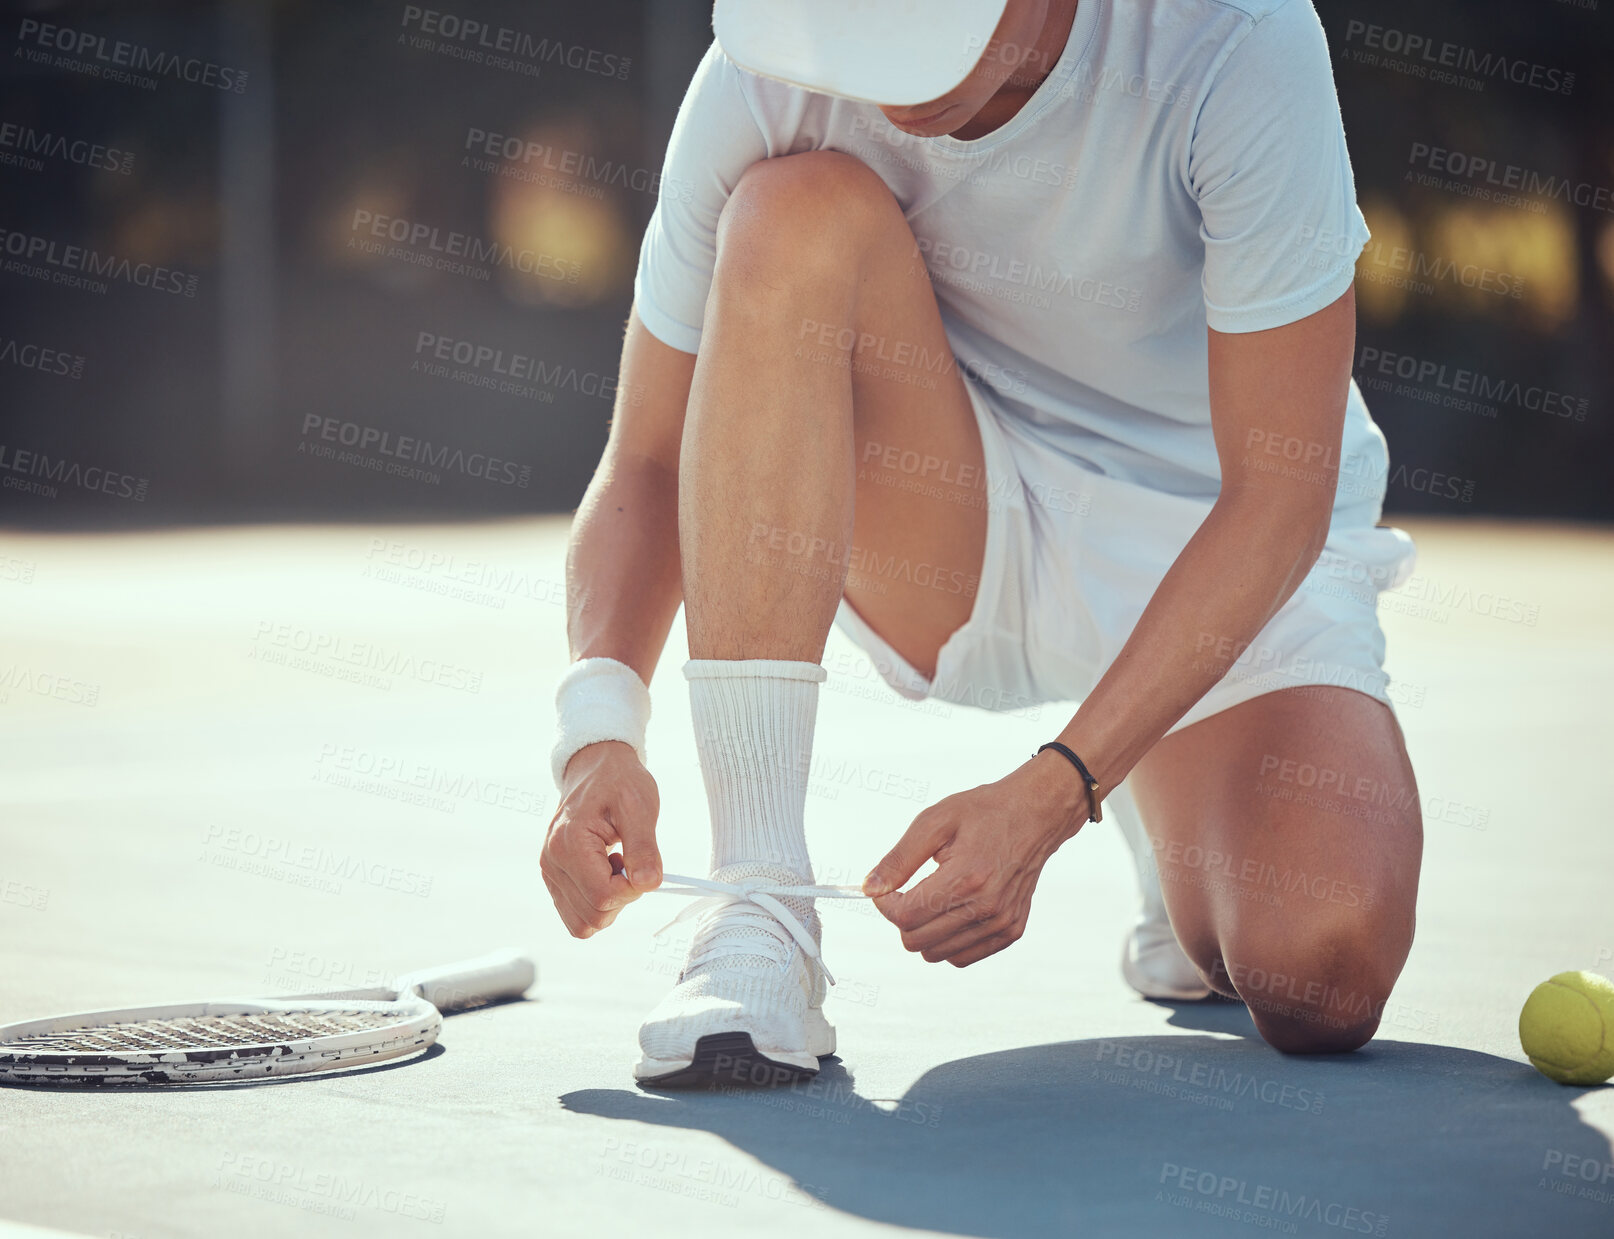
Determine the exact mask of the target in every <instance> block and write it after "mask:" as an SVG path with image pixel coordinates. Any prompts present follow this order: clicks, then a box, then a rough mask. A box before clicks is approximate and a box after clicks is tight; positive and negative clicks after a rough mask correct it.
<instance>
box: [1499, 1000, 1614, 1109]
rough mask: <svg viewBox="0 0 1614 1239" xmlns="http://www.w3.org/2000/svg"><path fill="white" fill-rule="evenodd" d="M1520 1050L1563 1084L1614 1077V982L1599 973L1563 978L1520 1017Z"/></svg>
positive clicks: (1527, 1003)
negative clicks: (1521, 1048)
mask: <svg viewBox="0 0 1614 1239" xmlns="http://www.w3.org/2000/svg"><path fill="white" fill-rule="evenodd" d="M1519 1044H1520V1045H1522V1046H1523V1047H1524V1052H1525V1053H1526V1054H1527V1055H1528V1056H1529V1058H1530V1062H1531V1063H1532V1064H1534V1066H1535V1069H1536V1070H1537V1071H1539V1072H1540V1073H1541V1074H1542V1075H1544V1076H1546V1077H1547V1078H1548V1079H1549V1080H1556V1081H1558V1083H1560V1084H1601V1083H1602V1082H1603V1081H1604V1080H1606V1079H1608V1078H1609V1077H1610V1076H1614V982H1611V981H1609V980H1608V979H1606V978H1604V977H1600V976H1598V975H1597V974H1596V973H1595V972H1560V973H1559V974H1558V975H1557V976H1555V977H1553V978H1552V979H1551V980H1550V981H1543V982H1542V983H1541V984H1540V985H1538V986H1536V987H1535V989H1534V990H1532V991H1531V993H1530V997H1529V998H1527V999H1525V1002H1524V1010H1523V1011H1521V1012H1519Z"/></svg>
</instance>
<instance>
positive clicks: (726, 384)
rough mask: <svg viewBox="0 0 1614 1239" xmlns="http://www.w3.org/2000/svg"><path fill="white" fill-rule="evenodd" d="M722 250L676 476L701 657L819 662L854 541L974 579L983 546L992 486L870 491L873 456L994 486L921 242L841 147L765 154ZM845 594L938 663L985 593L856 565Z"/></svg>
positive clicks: (916, 652) (727, 218) (736, 198)
mask: <svg viewBox="0 0 1614 1239" xmlns="http://www.w3.org/2000/svg"><path fill="white" fill-rule="evenodd" d="M717 244H718V257H717V269H716V274H715V276H714V280H713V285H712V291H711V294H710V296H709V298H708V300H707V308H706V323H705V330H704V333H703V335H702V338H701V345H700V357H699V360H698V361H697V362H696V366H695V379H694V386H693V388H692V390H691V393H690V400H689V410H688V413H687V415H686V420H685V428H684V440H683V451H682V454H681V457H680V471H679V522H678V523H679V540H680V544H681V548H682V556H683V575H684V602H685V608H686V623H687V625H688V630H689V652H690V655H691V657H693V658H703V659H753V658H769V659H793V660H804V661H816V660H818V659H819V658H821V657H822V656H823V652H824V641H825V638H826V636H827V635H828V633H829V628H830V624H831V623H832V622H833V620H834V616H835V609H836V605H837V602H838V601H839V599H840V597H841V593H842V587H841V586H842V576H843V574H844V572H845V568H846V564H847V558H848V547H849V546H856V547H857V548H858V550H859V551H865V552H870V553H872V554H873V555H877V556H878V557H879V558H880V559H882V560H884V559H885V558H887V557H890V556H896V557H897V558H898V560H899V561H900V560H901V559H902V558H904V557H907V558H909V559H911V560H912V561H913V562H916V563H919V562H922V563H927V564H932V565H935V566H937V567H938V568H941V569H943V570H946V571H951V570H958V571H961V572H962V573H964V574H965V576H966V577H967V578H969V579H971V580H973V579H975V578H976V577H977V576H978V574H979V572H980V566H981V555H982V551H983V549H984V547H985V545H986V506H985V491H984V489H980V488H979V487H978V485H977V486H976V487H971V486H968V485H965V486H954V487H948V486H946V485H945V484H938V485H942V488H943V489H944V490H946V491H948V494H947V496H946V498H943V499H936V498H933V497H929V496H920V495H915V494H913V493H911V492H909V491H903V490H900V489H897V488H896V487H893V486H891V485H888V484H882V481H883V482H889V480H890V479H889V476H887V475H884V474H882V475H880V479H881V480H871V481H866V482H865V483H862V484H859V483H858V482H857V481H856V477H857V459H858V456H859V454H860V453H861V452H862V451H864V450H866V448H867V446H868V445H869V444H875V445H877V446H878V447H880V448H882V449H883V448H884V447H886V446H893V447H896V448H898V449H900V450H903V451H911V452H917V453H919V454H920V456H921V457H924V456H931V457H935V458H938V459H940V460H943V461H948V462H951V464H952V472H951V475H950V476H962V477H965V478H974V479H979V478H980V477H981V463H982V457H981V443H980V435H979V432H978V430H977V429H976V426H975V418H974V414H973V412H972V411H971V408H970V402H969V397H968V395H967V394H966V392H965V389H964V386H963V379H962V378H961V377H960V376H959V375H958V373H957V372H956V370H954V368H953V367H952V365H951V364H950V359H951V349H950V346H949V344H948V342H947V336H946V333H945V332H944V331H943V329H942V323H941V315H940V312H939V311H938V310H937V307H936V299H935V295H934V293H933V292H932V290H931V286H930V279H929V276H928V274H927V273H926V270H925V266H924V264H923V262H922V261H921V260H920V258H919V255H918V251H917V247H916V245H915V242H914V238H913V234H912V232H911V231H910V230H909V228H908V225H907V222H906V220H904V218H903V216H902V211H901V208H900V207H899V206H898V205H897V202H896V200H895V199H894V198H893V197H892V196H891V193H890V191H889V190H888V189H886V187H885V185H884V183H883V182H882V181H881V180H880V179H879V177H878V176H876V175H875V173H874V172H873V171H871V170H870V169H869V168H867V167H866V166H864V165H863V164H862V163H860V162H858V161H857V160H855V159H853V158H852V157H851V156H848V155H842V154H839V153H836V152H828V151H823V152H813V153H809V154H804V155H791V156H785V157H782V158H778V159H770V160H766V161H764V162H762V163H759V164H756V165H754V166H753V167H752V168H751V169H750V170H749V171H748V172H747V173H746V174H745V175H744V176H743V177H742V178H741V180H740V183H739V185H738V186H737V187H736V188H735V191H734V194H733V196H732V197H731V198H730V200H729V203H728V206H727V208H726V209H725V210H724V213H723V216H722V219H721V221H720V224H719V228H718V234H717ZM859 340H861V341H862V347H859V343H858V342H859ZM899 356H900V357H902V358H905V359H907V360H906V363H903V362H898V361H894V360H891V358H893V357H899ZM845 593H846V596H847V598H848V599H849V600H850V601H851V602H852V604H853V606H855V607H856V608H857V609H858V611H859V613H860V614H862V615H863V617H864V618H865V619H867V620H868V621H869V622H870V623H871V624H873V625H874V627H875V628H876V629H877V630H878V631H879V632H880V634H881V635H882V636H884V637H885V638H886V639H887V640H888V641H890V642H891V644H892V645H893V647H894V648H896V650H897V651H898V652H899V653H901V654H902V655H903V656H904V657H905V658H906V659H908V661H909V662H910V663H912V664H913V665H914V666H915V668H916V669H918V670H919V671H921V672H922V673H925V674H929V673H930V672H931V671H932V670H933V669H934V666H935V657H936V652H937V651H938V650H939V649H940V648H941V646H942V645H943V644H944V643H945V642H946V640H947V638H948V636H949V635H951V634H952V632H953V631H954V630H955V629H957V628H959V627H960V626H961V625H962V624H963V623H964V622H965V621H966V620H967V619H968V618H969V614H970V608H971V605H972V603H973V601H974V597H973V591H960V592H958V593H950V592H946V591H940V590H936V589H933V588H927V587H925V586H922V585H915V584H913V583H912V582H909V581H898V580H889V579H881V578H880V577H879V576H878V575H877V574H870V573H868V572H862V571H858V570H857V569H856V568H854V570H853V572H852V574H851V579H850V580H849V581H848V582H847V584H846V590H845Z"/></svg>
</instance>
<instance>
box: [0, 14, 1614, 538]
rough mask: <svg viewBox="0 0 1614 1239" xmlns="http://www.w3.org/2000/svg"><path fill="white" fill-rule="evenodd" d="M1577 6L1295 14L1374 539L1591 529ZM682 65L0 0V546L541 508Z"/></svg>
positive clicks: (499, 30) (1600, 427)
mask: <svg viewBox="0 0 1614 1239" xmlns="http://www.w3.org/2000/svg"><path fill="white" fill-rule="evenodd" d="M1598 5H1599V0H1586V4H1585V5H1582V4H1576V3H1567V2H1551V0H1538V2H1537V3H1535V4H1529V5H1523V4H1518V3H1516V2H1512V3H1502V2H1500V0H1482V2H1476V0H1467V2H1465V3H1462V4H1458V3H1456V0H1441V2H1439V3H1426V4H1413V5H1401V4H1391V3H1365V4H1364V3H1354V4H1351V5H1346V4H1343V3H1337V2H1335V0H1326V2H1324V3H1320V4H1319V5H1318V10H1319V12H1320V14H1321V16H1322V18H1323V22H1324V25H1325V26H1326V28H1327V30H1328V34H1329V39H1330V43H1331V46H1332V47H1333V50H1334V55H1335V74H1336V79H1337V81H1338V85H1339V91H1340V98H1341V104H1342V107H1343V110H1344V115H1345V124H1346V131H1347V134H1348V137H1349V141H1350V146H1351V152H1352V155H1353V158H1354V162H1355V168H1356V176H1357V189H1358V196H1359V199H1360V201H1361V203H1362V206H1363V210H1364V212H1365V213H1366V214H1367V217H1368V221H1369V224H1370V225H1371V226H1372V229H1373V232H1374V235H1375V240H1374V242H1373V243H1372V245H1371V246H1370V249H1369V251H1368V252H1367V253H1366V254H1365V255H1364V256H1363V259H1362V262H1361V264H1360V266H1359V280H1358V299H1359V305H1360V326H1359V339H1358V353H1357V363H1358V364H1357V376H1358V380H1359V382H1360V383H1361V384H1362V386H1363V390H1364V393H1365V394H1366V396H1367V398H1368V402H1369V406H1370V407H1371V408H1372V410H1373V412H1374V415H1375V417H1376V418H1377V420H1378V421H1379V423H1380V425H1381V426H1382V427H1383V428H1384V430H1385V433H1386V435H1387V436H1388V438H1389V440H1390V447H1391V455H1392V461H1393V469H1394V472H1392V478H1391V487H1390V493H1389V498H1388V503H1387V510H1388V511H1389V512H1392V513H1394V512H1432V513H1441V514H1448V515H1468V514H1478V513H1490V514H1508V515H1526V516H1543V517H1563V518H1589V519H1598V520H1606V519H1608V518H1610V517H1614V487H1611V486H1610V484H1609V481H1608V471H1609V466H1610V464H1611V462H1614V452H1611V447H1614V436H1611V430H1610V425H1611V415H1610V410H1611V408H1614V347H1611V346H1614V84H1611V81H1610V77H1609V75H1608V73H1607V69H1608V67H1609V66H1610V65H1611V64H1614V21H1611V18H1610V15H1609V13H1608V12H1606V11H1603V10H1606V8H1607V5H1606V3H1605V4H1602V5H1601V8H1600V7H1598ZM710 37H711V35H710V3H709V0H638V2H629V0H591V2H590V3H587V4H569V3H568V4H561V3H553V2H547V0H546V2H536V3H535V2H531V0H528V2H516V0H447V6H446V7H439V8H433V7H431V5H430V4H421V5H410V4H403V3H390V2H388V3H380V2H376V3H371V2H357V0H356V2H353V3H330V2H326V3H319V2H316V0H221V2H217V3H167V4H164V3H154V2H153V3H127V4H91V3H62V4H52V3H31V4H12V5H10V6H8V7H7V8H6V11H5V17H4V20H3V25H0V39H3V42H0V296H3V302H0V307H3V308H0V479H4V481H5V485H4V487H3V488H0V519H3V520H4V521H6V522H7V523H10V524H13V525H27V526H81V527H133V526H143V525H154V524H170V523H183V522H192V521H238V520H260V519H286V518H296V519H316V520H318V519H337V520H341V519H350V518H351V519H387V518H420V519H435V518H443V517H454V516H488V515H502V514H514V513H524V512H544V511H565V510H569V509H570V508H572V507H573V506H575V504H576V502H577V500H578V498H579V497H580V495H581V494H582V491H583V487H584V486H585V484H586V483H587V480H588V476H589V473H590V471H591V469H592V467H593V465H594V462H595V461H596V459H597V458H598V455H599V452H600V449H601V446H602V445H603V443H604V439H605V431H606V425H607V421H608V417H609V413H610V407H611V398H612V393H613V389H614V383H615V368H616V363H617V350H618V346H619V342H620V335H621V328H622V323H623V321H624V319H625V317H626V314H627V310H628V304H629V300H630V296H631V285H632V278H633V269H634V264H635V261H636V257H637V253H638V243H639V238H640V235H641V233H642V231H643V228H644V225H645V222H646V220H647V219H648V218H649V216H650V212H651V209H652V207H653V206H654V203H655V194H656V192H657V178H658V173H659V168H660V163H661V154H662V151H663V149H664V147H665V143H666V139H667V134H668V132H669V131H670V129H671V126H672V122H673V118H674V115H675V112H676V109H677V104H678V101H679V99H680V98H681V96H682V93H683V89H684V86H685V85H686V83H687V82H688V79H689V76H690V73H691V72H692V70H693V68H694V65H695V63H696V61H697V60H698V59H699V57H700V55H701V54H702V52H703V51H704V50H705V48H706V46H707V44H708V42H709V41H710ZM501 47H503V49H504V50H503V51H501V50H500V48H501ZM1453 79H1456V80H1453ZM395 238H402V239H401V240H398V239H395ZM468 251H475V252H468ZM92 255H93V256H92ZM439 260H442V261H441V262H439ZM423 264H430V265H423ZM428 444H429V447H428V446H425V445H428ZM19 453H21V455H19ZM344 453H346V454H348V455H346V456H344ZM41 462H44V463H41ZM1403 465H1404V466H1406V468H1405V469H1401V468H1400V466H1403ZM1436 475H1439V477H1440V478H1442V479H1445V480H1444V481H1438V482H1437V481H1436V480H1435V476H1436ZM1453 480H1455V481H1453Z"/></svg>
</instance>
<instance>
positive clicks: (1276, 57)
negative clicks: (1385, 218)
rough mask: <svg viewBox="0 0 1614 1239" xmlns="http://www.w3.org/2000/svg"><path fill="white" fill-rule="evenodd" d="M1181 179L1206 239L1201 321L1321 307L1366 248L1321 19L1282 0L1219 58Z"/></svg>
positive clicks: (1247, 319) (1255, 323) (1225, 327)
mask: <svg viewBox="0 0 1614 1239" xmlns="http://www.w3.org/2000/svg"><path fill="white" fill-rule="evenodd" d="M1188 179H1189V184H1190V189H1191V191H1192V192H1193V194H1194V196H1195V198H1197V199H1198V202H1199V208H1200V217H1201V225H1200V239H1201V240H1202V241H1203V242H1204V246H1205V271H1204V276H1203V285H1204V292H1205V318H1206V321H1207V322H1208V323H1209V324H1210V326H1211V327H1213V328H1215V329H1216V330H1217V331H1227V332H1245V331H1264V330H1266V329H1267V328H1270V327H1281V326H1283V325H1284V324H1286V323H1292V322H1295V321H1297V320H1299V319H1302V318H1305V317H1306V316H1307V315H1309V314H1314V313H1316V312H1317V311H1318V310H1321V309H1323V308H1324V307H1325V306H1328V305H1331V304H1332V303H1333V302H1334V301H1336V300H1338V299H1339V297H1340V296H1342V295H1343V294H1344V292H1345V290H1346V289H1347V288H1349V287H1350V284H1351V280H1352V279H1353V278H1354V275H1355V267H1356V259H1357V256H1358V255H1359V254H1360V253H1361V252H1362V247H1363V246H1364V245H1366V244H1367V240H1368V229H1367V222H1366V221H1365V220H1364V219H1363V218H1362V212H1361V210H1360V209H1359V208H1358V207H1357V205H1356V185H1355V181H1354V178H1353V177H1352V175H1351V161H1350V154H1349V152H1348V151H1347V150H1346V148H1345V127H1344V125H1343V123H1342V122H1341V120H1340V114H1339V99H1338V97H1337V95H1336V94H1335V92H1334V74H1333V68H1332V65H1331V64H1330V63H1329V56H1328V43H1327V39H1326V37H1325V36H1324V34H1323V28H1322V23H1321V22H1319V21H1318V20H1317V14H1316V12H1315V11H1313V9H1312V7H1311V4H1310V3H1309V0H1284V2H1282V3H1280V4H1279V6H1278V7H1277V8H1276V9H1275V10H1274V11H1272V12H1270V13H1268V14H1267V15H1266V16H1265V17H1263V18H1261V19H1260V20H1258V21H1256V22H1255V24H1254V25H1253V26H1252V27H1250V29H1249V30H1248V32H1247V33H1246V34H1245V36H1244V38H1243V40H1242V41H1241V42H1239V43H1238V44H1237V45H1236V46H1235V47H1234V48H1233V50H1232V51H1231V52H1230V53H1229V54H1228V56H1227V57H1226V59H1225V60H1224V61H1223V63H1222V66H1221V68H1220V69H1219V70H1218V71H1217V73H1216V75H1215V78H1214V79H1213V81H1212V82H1211V85H1210V88H1209V90H1208V92H1207V93H1206V96H1205V99H1204V102H1203V104H1202V105H1201V108H1200V111H1199V115H1198V119H1197V122H1196V124H1195V127H1194V134H1193V140H1192V144H1191V147H1190V154H1189V165H1188Z"/></svg>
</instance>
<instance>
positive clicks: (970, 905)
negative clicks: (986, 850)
mask: <svg viewBox="0 0 1614 1239" xmlns="http://www.w3.org/2000/svg"><path fill="white" fill-rule="evenodd" d="M962 863H963V862H961V861H958V860H952V861H949V862H944V863H943V865H942V867H941V869H939V870H938V871H937V872H936V873H935V874H933V875H931V877H929V878H927V879H926V880H925V881H924V882H921V883H920V884H919V885H918V886H916V887H915V888H914V889H913V890H911V891H909V892H908V893H907V895H905V896H902V898H904V899H906V900H908V901H910V902H909V906H908V907H906V908H902V909H899V910H897V911H896V912H895V914H894V915H893V916H892V919H893V920H894V921H896V922H897V923H898V925H899V928H901V929H902V931H903V933H902V945H903V946H904V947H906V948H907V949H908V950H910V951H914V952H917V953H918V954H919V955H920V956H921V958H923V959H924V960H926V961H927V962H928V963H932V964H935V963H941V962H942V961H944V960H945V961H946V962H948V963H950V964H953V965H955V966H956V967H960V968H962V967H965V966H967V965H968V964H972V963H976V962H978V961H979V960H982V959H985V958H986V957H987V956H989V955H994V954H996V953H997V952H998V951H1001V950H1003V948H1004V947H1007V946H1012V945H1013V944H1014V943H1015V942H1018V941H1019V940H1020V938H1021V937H1022V935H1024V933H1025V928H1026V921H1027V918H1028V915H1029V912H1030V908H1031V896H1032V894H1033V892H1034V891H1035V890H1036V880H1035V878H1034V877H1033V878H1030V880H1029V881H1028V880H1027V877H1026V875H1018V876H1017V877H1015V878H1012V879H1011V880H1010V881H1009V882H1008V883H1007V884H1006V883H1004V882H1002V881H1001V880H988V876H989V875H985V876H983V875H981V874H979V873H978V872H976V873H971V872H969V871H964V872H960V873H958V874H956V875H953V874H950V873H949V870H950V869H957V868H958V866H960V865H961V864H962ZM944 879H950V880H948V881H944ZM938 908H939V909H940V910H939V911H937V909H938Z"/></svg>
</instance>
